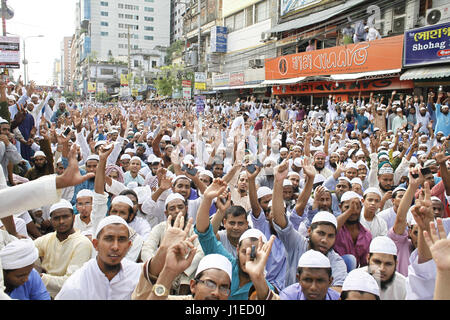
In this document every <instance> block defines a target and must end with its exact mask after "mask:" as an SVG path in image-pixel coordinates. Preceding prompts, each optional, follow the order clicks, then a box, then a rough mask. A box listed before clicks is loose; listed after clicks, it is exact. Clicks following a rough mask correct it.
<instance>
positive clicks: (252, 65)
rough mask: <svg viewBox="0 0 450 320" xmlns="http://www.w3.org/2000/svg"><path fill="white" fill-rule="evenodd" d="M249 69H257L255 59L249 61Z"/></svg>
mask: <svg viewBox="0 0 450 320" xmlns="http://www.w3.org/2000/svg"><path fill="white" fill-rule="evenodd" d="M248 67H249V68H252V69H254V68H255V67H256V62H255V59H251V60H248Z"/></svg>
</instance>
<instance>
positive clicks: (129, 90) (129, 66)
mask: <svg viewBox="0 0 450 320" xmlns="http://www.w3.org/2000/svg"><path fill="white" fill-rule="evenodd" d="M130 47H131V45H130V25H129V24H128V75H127V78H128V94H129V95H131V88H130V80H131V56H130V50H131V48H130Z"/></svg>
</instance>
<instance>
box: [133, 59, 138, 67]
mask: <svg viewBox="0 0 450 320" xmlns="http://www.w3.org/2000/svg"><path fill="white" fill-rule="evenodd" d="M133 62H134V67H135V68H137V67H139V60H134V61H133Z"/></svg>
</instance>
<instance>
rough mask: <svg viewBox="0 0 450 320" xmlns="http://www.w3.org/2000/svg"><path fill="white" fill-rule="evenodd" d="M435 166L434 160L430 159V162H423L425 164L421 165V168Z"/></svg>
mask: <svg viewBox="0 0 450 320" xmlns="http://www.w3.org/2000/svg"><path fill="white" fill-rule="evenodd" d="M436 164H437V163H436V160H434V159H430V160H427V161H425V163H424V164H423V167H424V168H428V167H431V166H434V165H436Z"/></svg>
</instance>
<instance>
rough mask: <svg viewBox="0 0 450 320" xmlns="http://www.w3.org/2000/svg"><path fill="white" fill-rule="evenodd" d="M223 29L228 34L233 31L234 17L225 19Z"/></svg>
mask: <svg viewBox="0 0 450 320" xmlns="http://www.w3.org/2000/svg"><path fill="white" fill-rule="evenodd" d="M225 27H227V29H228V32H233V31H234V16H230V17H228V18H225Z"/></svg>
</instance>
